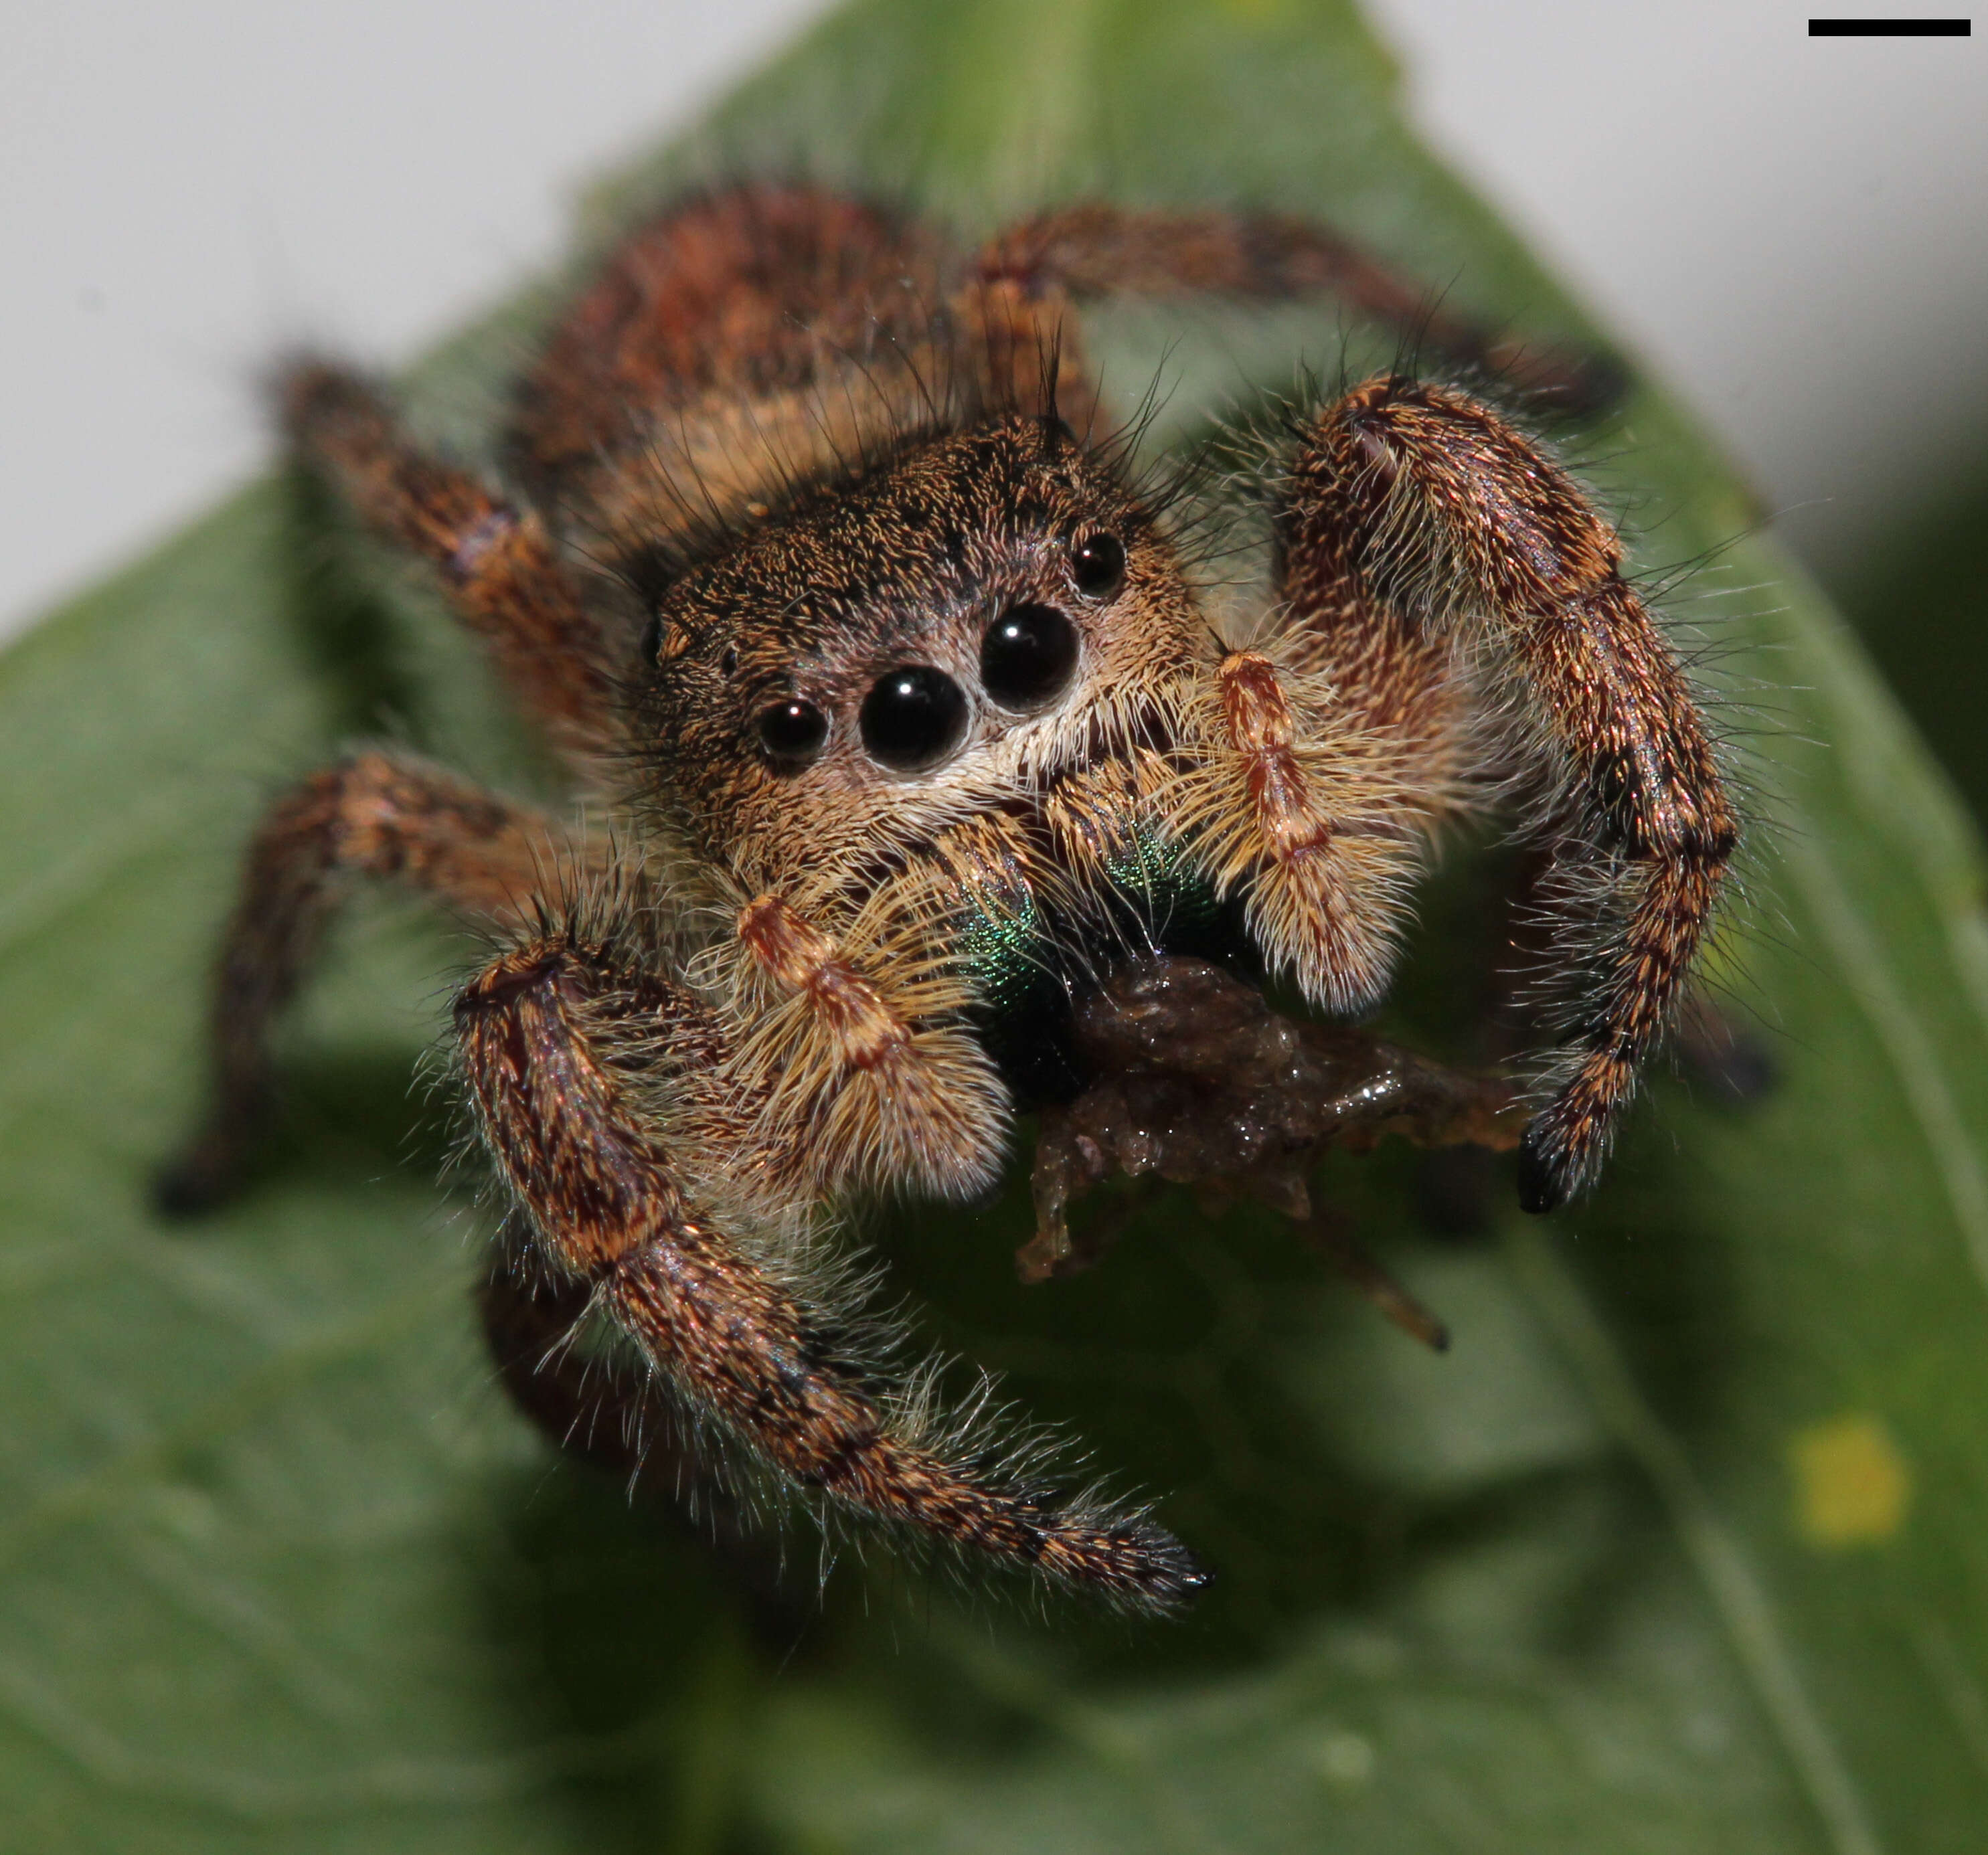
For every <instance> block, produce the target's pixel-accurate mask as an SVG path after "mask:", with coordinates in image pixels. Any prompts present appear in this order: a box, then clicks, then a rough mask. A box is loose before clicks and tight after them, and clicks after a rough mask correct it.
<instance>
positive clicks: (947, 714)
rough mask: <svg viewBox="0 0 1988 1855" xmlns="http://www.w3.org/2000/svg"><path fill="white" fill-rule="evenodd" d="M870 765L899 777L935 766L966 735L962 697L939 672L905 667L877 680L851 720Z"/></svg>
mask: <svg viewBox="0 0 1988 1855" xmlns="http://www.w3.org/2000/svg"><path fill="white" fill-rule="evenodd" d="M857 725H859V726H860V728H861V729H862V731H863V745H864V746H865V747H867V748H868V749H869V750H870V753H871V758H872V759H876V760H878V761H881V762H882V763H883V764H884V765H885V766H887V767H889V768H891V769H892V770H893V771H894V772H900V773H910V772H917V771H918V769H920V768H921V767H927V766H935V765H938V762H940V761H942V760H943V759H945V757H946V755H948V754H949V753H951V752H952V750H953V749H954V748H955V747H957V746H958V745H959V743H960V741H961V739H962V738H963V737H964V735H965V733H966V697H965V694H964V693H963V692H962V691H961V689H960V687H959V685H958V684H957V683H955V681H953V680H952V677H949V676H948V675H947V674H945V671H942V670H935V669H933V668H932V667H931V665H930V664H907V665H905V666H904V667H903V668H901V669H898V670H892V671H887V672H886V673H885V674H884V675H882V676H880V677H878V678H877V681H876V683H875V684H874V687H872V688H871V691H870V693H869V694H867V696H865V697H864V698H863V710H862V713H861V714H860V715H859V716H858V717H857Z"/></svg>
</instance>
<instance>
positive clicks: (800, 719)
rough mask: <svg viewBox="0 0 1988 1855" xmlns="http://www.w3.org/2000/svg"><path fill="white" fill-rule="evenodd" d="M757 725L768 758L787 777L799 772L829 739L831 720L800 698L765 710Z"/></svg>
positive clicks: (760, 743) (761, 712)
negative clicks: (787, 774) (829, 723)
mask: <svg viewBox="0 0 1988 1855" xmlns="http://www.w3.org/2000/svg"><path fill="white" fill-rule="evenodd" d="M757 725H758V728H759V745H761V746H762V748H765V749H766V758H767V759H769V760H770V761H772V762H773V765H774V766H775V768H776V769H777V770H778V771H779V772H783V773H797V772H800V769H802V768H803V767H804V766H806V765H807V763H808V762H810V760H812V759H813V758H814V757H815V755H817V754H818V753H820V752H821V748H822V743H823V742H824V741H826V740H827V738H828V717H827V715H823V713H822V712H821V711H820V709H819V708H816V707H815V705H814V704H813V703H812V702H803V701H802V700H801V699H800V697H798V696H796V697H793V698H791V699H789V701H785V702H776V703H775V704H773V707H772V708H762V709H761V710H760V711H759V722H758V724H757Z"/></svg>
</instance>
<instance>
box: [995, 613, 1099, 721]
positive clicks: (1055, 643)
mask: <svg viewBox="0 0 1988 1855" xmlns="http://www.w3.org/2000/svg"><path fill="white" fill-rule="evenodd" d="M1076 673H1077V627H1076V626H1074V625H1073V624H1072V623H1070V620H1068V619H1067V618H1066V617H1063V614H1062V613H1060V612H1059V611H1058V610H1057V609H1056V607H1054V606H1036V605H1020V606H1010V607H1009V608H1008V609H1007V610H1006V611H1005V612H1003V613H1002V614H1001V616H1000V617H999V618H997V619H996V620H995V621H994V622H993V623H992V624H991V625H989V627H987V635H986V637H984V638H982V640H980V681H981V684H982V687H983V688H985V689H986V691H987V693H988V694H989V695H990V696H992V698H994V700H995V701H997V702H999V704H1001V706H1002V708H1041V707H1042V706H1043V704H1044V703H1046V702H1050V701H1054V700H1055V699H1056V698H1057V697H1058V696H1060V695H1061V694H1063V691H1065V690H1066V689H1067V688H1069V687H1070V678H1071V677H1073V675H1075V674H1076Z"/></svg>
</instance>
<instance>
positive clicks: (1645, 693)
mask: <svg viewBox="0 0 1988 1855" xmlns="http://www.w3.org/2000/svg"><path fill="white" fill-rule="evenodd" d="M1278 522H1279V539H1280V546H1281V550H1282V554H1283V582H1284V584H1283V590H1284V592H1285V594H1286V598H1287V600H1288V601H1289V603H1290V610H1291V611H1292V613H1293V617H1294V618H1295V619H1296V620H1297V622H1298V623H1299V624H1300V627H1301V628H1302V629H1303V631H1304V632H1305V633H1306V634H1307V638H1306V643H1307V647H1308V648H1309V650H1310V652H1311V654H1312V658H1313V662H1314V663H1315V664H1316V665H1317V667H1319V668H1320V670H1321V671H1323V672H1324V674H1327V675H1328V676H1329V677H1335V678H1337V683H1338V686H1339V688H1341V691H1342V692H1343V694H1344V698H1345V699H1346V700H1347V702H1348V704H1349V705H1350V707H1351V708H1352V710H1353V711H1354V713H1355V714H1356V715H1357V717H1358V718H1360V719H1361V720H1362V721H1364V722H1365V723H1366V724H1368V725H1369V726H1371V727H1372V728H1374V732H1375V734H1376V735H1377V737H1378V738H1392V739H1394V740H1395V742H1398V744H1399V745H1400V746H1401V748H1404V749H1405V750H1407V751H1408V755H1409V756H1410V759H1412V762H1415V763H1418V764H1419V765H1422V767H1423V768H1424V769H1425V777H1426V781H1427V783H1426V784H1425V796H1424V798H1423V800H1422V806H1423V809H1424V810H1425V813H1427V815H1428V816H1431V817H1432V818H1433V817H1435V816H1440V814H1441V812H1442V809H1444V802H1443V801H1442V796H1441V794H1440V793H1439V792H1438V791H1437V790H1436V789H1435V780H1436V779H1437V777H1438V775H1439V774H1440V773H1441V772H1442V769H1445V768H1447V769H1450V770H1451V771H1452V772H1453V773H1454V774H1455V775H1457V776H1459V777H1460V778H1461V779H1463V780H1464V781H1466V782H1468V780H1469V779H1470V778H1472V776H1473V775H1474V776H1475V777H1476V778H1477V779H1479V780H1483V779H1487V778H1489V777H1490V776H1493V775H1495V774H1496V772H1497V771H1498V770H1499V768H1498V762H1499V757H1500V756H1501V755H1509V754H1510V752H1512V750H1513V748H1514V747H1515V746H1516V748H1517V749H1518V751H1519V752H1520V756H1521V757H1522V759H1523V760H1524V761H1525V762H1527V763H1528V764H1529V765H1530V769H1531V771H1532V772H1533V774H1534V775H1535V776H1536V778H1537V779H1538V781H1539V782H1540V784H1542V785H1543V786H1544V787H1545V789H1546V792H1547V801H1548V804H1549V806H1550V809H1551V810H1552V812H1553V813H1554V816H1556V817H1557V819H1560V821H1562V823H1561V829H1560V831H1559V833H1558V835H1557V838H1556V840H1555V842H1554V857H1555V860H1556V863H1557V865H1558V866H1559V868H1560V872H1561V874H1562V877H1563V879H1564V883H1565V886H1566V890H1567V892H1568V893H1570V894H1577V895H1579V896H1581V897H1583V898H1584V903H1585V904H1586V906H1587V908H1588V909H1590V910H1591V909H1592V908H1593V905H1594V900H1595V899H1596V898H1597V897H1600V898H1601V904H1602V906H1601V909H1600V911H1599V912H1600V914H1601V919H1602V921H1603V924H1604V925H1603V927H1602V929H1601V933H1600V935H1599V938H1598V941H1592V940H1591V941H1587V942H1586V943H1584V941H1582V939H1581V930H1579V929H1577V927H1576V926H1575V924H1574V922H1573V921H1571V920H1567V921H1564V922H1563V923H1562V924H1561V925H1560V927H1558V928H1557V930H1556V934H1555V941H1556V945H1555V950H1554V958H1555V961H1556V964H1557V965H1560V966H1562V967H1564V968H1571V969H1574V970H1577V971H1589V972H1591V973H1592V975H1594V977H1593V982H1592V983H1591V985H1589V986H1588V987H1587V988H1586V990H1585V992H1584V995H1583V996H1582V997H1581V1000H1580V1001H1579V1002H1578V1004H1577V1006H1576V1008H1575V1010H1574V1015H1572V1017H1571V1019H1570V1022H1568V1023H1567V1027H1566V1028H1567V1032H1568V1033H1569V1036H1568V1043H1567V1050H1566V1053H1565V1056H1564V1061H1563V1063H1562V1066H1561V1070H1560V1078H1559V1080H1558V1083H1557V1086H1556V1087H1555V1089H1554V1093H1553V1094H1552V1095H1551V1096H1550V1099H1549V1100H1547V1102H1546V1103H1545V1105H1544V1107H1543V1108H1542V1109H1541V1110H1540V1113H1538V1114H1537V1116H1536V1117H1535V1118H1534V1119H1533V1121H1532V1123H1531V1124H1530V1126H1529V1127H1528V1128H1527V1129H1526V1135H1525V1139H1524V1141H1523V1145H1522V1147H1521V1151H1520V1201H1521V1202H1522V1204H1523V1205H1524V1206H1525V1208H1526V1209H1527V1210H1530V1211H1550V1210H1551V1209H1553V1208H1554V1207H1555V1206H1556V1205H1559V1204H1560V1203H1562V1202H1563V1201H1564V1200H1566V1199H1567V1198H1568V1197H1570V1195H1572V1194H1574V1193H1576V1192H1577V1191H1581V1190H1582V1189H1583V1188H1584V1187H1585V1186H1586V1185H1587V1184H1589V1183H1590V1182H1591V1181H1592V1179H1593V1178H1594V1174H1595V1171H1596V1170H1597V1167H1599V1165H1600V1163H1601V1159H1602V1157H1603V1156H1604V1154H1605V1152H1606V1151H1607V1148H1608V1141H1609V1139H1610V1137H1611V1133H1612V1131H1613V1129H1614V1125H1615V1123H1616V1121H1617V1120H1618V1117H1619V1115H1620V1113H1621V1110H1622V1108H1623V1107H1624V1106H1625V1104H1626V1103H1627V1102H1628V1099H1629V1097H1630V1096H1631V1093H1632V1092H1633V1090H1634V1088H1635V1080H1636V1075H1637V1072H1638V1068H1639V1067H1640V1066H1641V1063H1642V1062H1643V1060H1644V1059H1645V1057H1646V1056H1648V1054H1649V1052H1650V1050H1651V1049H1652V1046H1653V1045H1654V1043H1655V1041H1656V1040H1657V1039H1658V1037H1659V1036H1661V1035H1662V1032H1663V1030H1664V1029H1665V1026H1666V1025H1667V1023H1668V1021H1669V1019H1670V1018H1671V1016H1672V1013H1673V1012H1674V1010H1675V1007H1676V1005H1677V1004H1678V1002H1679V998H1680V996H1681V995H1682V990H1683V988H1684V986H1685V982H1686V979H1687V978H1688V977H1689V972H1690V969H1691V965H1692V961H1693V959H1694V958H1695V957H1696V955H1697V952H1698V951H1699V948H1700V946H1701V945H1702V943H1703V941H1704V938H1705V936H1706V932H1707V931H1708V928H1709V924H1710V923H1711V921H1712V913H1713V908H1714V904H1715V903H1716V900H1717V897H1718V895H1719V887H1720V883H1721V880H1722V878H1723V875H1724V873H1725V870H1726V866H1727V863H1729V860H1730V858H1731V857H1732V854H1733V848H1734V845H1735V843H1736V836H1737V829H1736V821H1735V818H1734V815H1733V809H1732V806H1731V805H1730V803H1729V800H1728V799H1727V796H1726V790H1725V787H1724V784H1723V781H1722V779H1721V777H1720V775H1719V769H1718V765H1717V762H1716V759H1715V757H1714V755H1713V752H1712V746H1711V744H1710V742H1709V739H1708V738H1707V736H1706V730H1705V726H1704V724H1703V721H1702V719H1701V718H1700V716H1699V709H1698V705H1697V703H1696V701H1695V699H1694V698H1693V694H1692V690H1691V688H1690V684H1689V681H1688V680H1687V679H1686V677H1685V674H1684V672H1683V671H1682V668H1681V667H1680V666H1679V663H1678V661H1677V660H1676V657H1675V655H1674V654H1672V650H1671V649H1670V647H1669V645H1668V644H1667V642H1666V641H1665V638H1664V637H1663V634H1662V631H1661V630H1659V629H1658V626H1657V624H1656V623H1655V620H1654V619H1653V618H1652V615H1651V613H1650V612H1649V610H1648V608H1647V607H1645V604H1644V603H1643V601H1642V600H1641V598H1640V597H1639V596H1638V594H1637V593H1636V591H1635V589H1634V588H1633V587H1632V586H1631V585H1630V584H1629V583H1628V582H1627V581H1626V580H1625V579H1624V578H1623V576H1622V573H1621V560H1622V549H1621V542H1620V541H1619V540H1618V538H1617V536H1616V535H1615V533H1614V531H1613V530H1612V529H1611V528H1610V527H1609V526H1608V524H1607V523H1606V522H1604V521H1602V520H1601V518H1600V517H1599V516H1598V515H1597V514H1596V513H1595V512H1594V510H1593V509H1592V508H1591V506H1590V505H1589V504H1588V502H1587V499H1586V498H1585V497H1584V496H1583V495H1582V494H1581V492H1580V490H1579V489H1578V488H1576V486H1575V485H1574V483H1573V481H1571V479H1570V478H1569V477H1568V476H1567V474H1566V472H1565V471H1563V470H1562V469H1561V468H1560V467H1559V466H1558V465H1557V464H1556V463H1554V461H1552V459H1550V458H1548V457H1547V456H1546V455H1545V454H1543V452H1542V451H1540V449H1539V448H1537V446H1536V445H1534V444H1532V443H1531V442H1530V441H1528V440H1527V439H1526V438H1525V437H1524V436H1523V434H1520V433H1519V432H1518V431H1516V430H1515V429H1514V428H1513V427H1512V426H1511V425H1510V424H1509V423H1508V422H1507V421H1505V420H1503V419H1502V418H1501V417H1499V415H1498V414H1496V413H1494V412H1493V411H1490V410H1489V408H1488V407H1485V406H1483V405H1481V404H1478V403H1476V401H1474V400H1471V399H1469V398H1468V397H1466V396H1464V395H1463V394H1459V393H1455V392H1453V391H1450V390H1446V389H1444V388H1442V387H1433V386H1428V385H1424V384H1418V383H1416V382H1415V381H1412V380H1405V379H1402V378H1400V377H1381V378H1378V379H1375V380H1370V381H1368V382H1367V383H1366V384H1364V385H1363V386H1361V387H1357V388H1356V389H1355V390H1354V391H1353V392H1352V393H1351V394H1347V396H1346V397H1344V398H1343V399H1341V400H1339V401H1337V403H1336V404H1333V405H1330V406H1328V407H1326V408H1325V409H1324V411H1321V412H1320V413H1319V414H1317V416H1316V417H1313V418H1312V419H1311V420H1310V421H1307V423H1306V424H1305V425H1304V427H1303V429H1302V431H1301V432H1300V439H1299V444H1298V449H1297V455H1296V457H1295V458H1294V460H1293V464H1292V466H1291V469H1290V477H1289V480H1288V484H1287V487H1286V492H1285V497H1284V502H1283V507H1282V508H1281V509H1280V511H1279V512H1278ZM1500 711H1502V713H1503V715H1506V716H1508V717H1510V722H1511V724H1512V725H1516V728H1517V729H1518V731H1519V734H1520V738H1519V739H1518V740H1517V741H1516V742H1513V741H1511V740H1510V739H1509V738H1508V739H1506V740H1503V741H1499V740H1498V739H1496V738H1495V736H1494V735H1493V732H1492V731H1490V730H1489V729H1488V728H1487V727H1486V723H1485V717H1486V715H1487V714H1488V713H1493V712H1500ZM1507 732H1508V733H1509V727H1508V729H1507ZM1403 763H1404V764H1408V761H1405V762H1403Z"/></svg>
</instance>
